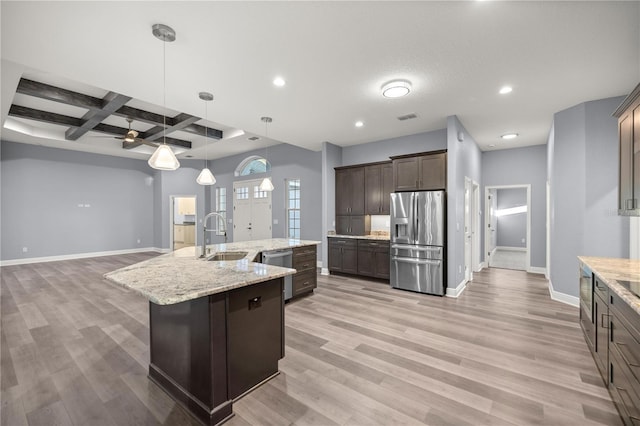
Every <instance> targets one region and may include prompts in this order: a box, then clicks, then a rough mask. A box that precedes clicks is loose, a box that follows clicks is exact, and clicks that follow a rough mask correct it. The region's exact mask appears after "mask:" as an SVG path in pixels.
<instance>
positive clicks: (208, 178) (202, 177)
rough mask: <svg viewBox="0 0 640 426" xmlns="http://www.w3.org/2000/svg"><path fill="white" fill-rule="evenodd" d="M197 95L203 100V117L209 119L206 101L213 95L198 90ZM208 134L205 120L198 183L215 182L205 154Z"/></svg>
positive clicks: (210, 183)
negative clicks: (202, 163) (202, 164)
mask: <svg viewBox="0 0 640 426" xmlns="http://www.w3.org/2000/svg"><path fill="white" fill-rule="evenodd" d="M198 97H199V98H200V99H202V100H203V101H204V119H205V120H208V119H209V114H208V111H207V102H211V101H212V100H213V95H212V94H211V93H209V92H200V93H199V94H198ZM208 134H209V129H208V128H207V124H206V122H205V126H204V135H205V136H204V169H202V171H201V172H200V174H199V175H198V177H197V178H196V182H197V183H198V184H200V185H213V184H214V183H216V178H215V177H214V176H213V173H211V170H209V168H208V167H207V161H208V159H209V156H208V154H207V145H208V144H207V137H208Z"/></svg>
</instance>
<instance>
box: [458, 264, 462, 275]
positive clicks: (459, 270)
mask: <svg viewBox="0 0 640 426" xmlns="http://www.w3.org/2000/svg"><path fill="white" fill-rule="evenodd" d="M458 273H459V274H461V273H462V265H458Z"/></svg>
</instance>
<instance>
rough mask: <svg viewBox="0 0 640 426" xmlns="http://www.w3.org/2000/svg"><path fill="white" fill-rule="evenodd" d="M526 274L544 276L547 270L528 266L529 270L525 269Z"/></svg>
mask: <svg viewBox="0 0 640 426" xmlns="http://www.w3.org/2000/svg"><path fill="white" fill-rule="evenodd" d="M527 272H529V273H532V274H541V275H546V274H547V268H541V267H539V266H529V269H527Z"/></svg>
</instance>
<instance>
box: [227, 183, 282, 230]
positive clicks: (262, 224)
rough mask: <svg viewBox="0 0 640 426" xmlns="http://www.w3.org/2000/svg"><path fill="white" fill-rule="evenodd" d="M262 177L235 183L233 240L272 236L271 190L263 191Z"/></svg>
mask: <svg viewBox="0 0 640 426" xmlns="http://www.w3.org/2000/svg"><path fill="white" fill-rule="evenodd" d="M261 182H262V179H256V180H245V181H239V182H234V183H233V241H234V242H235V241H249V240H262V239H265V238H271V235H272V230H271V217H272V211H271V191H261V190H260V183H261Z"/></svg>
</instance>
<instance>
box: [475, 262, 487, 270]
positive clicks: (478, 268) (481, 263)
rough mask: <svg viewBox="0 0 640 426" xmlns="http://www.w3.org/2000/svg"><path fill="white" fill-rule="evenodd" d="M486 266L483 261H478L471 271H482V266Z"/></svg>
mask: <svg viewBox="0 0 640 426" xmlns="http://www.w3.org/2000/svg"><path fill="white" fill-rule="evenodd" d="M486 267H487V264H486V263H485V262H480V263H478V265H477V266H476V269H474V270H473V272H480V271H482V270H483V269H484V268H486Z"/></svg>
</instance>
